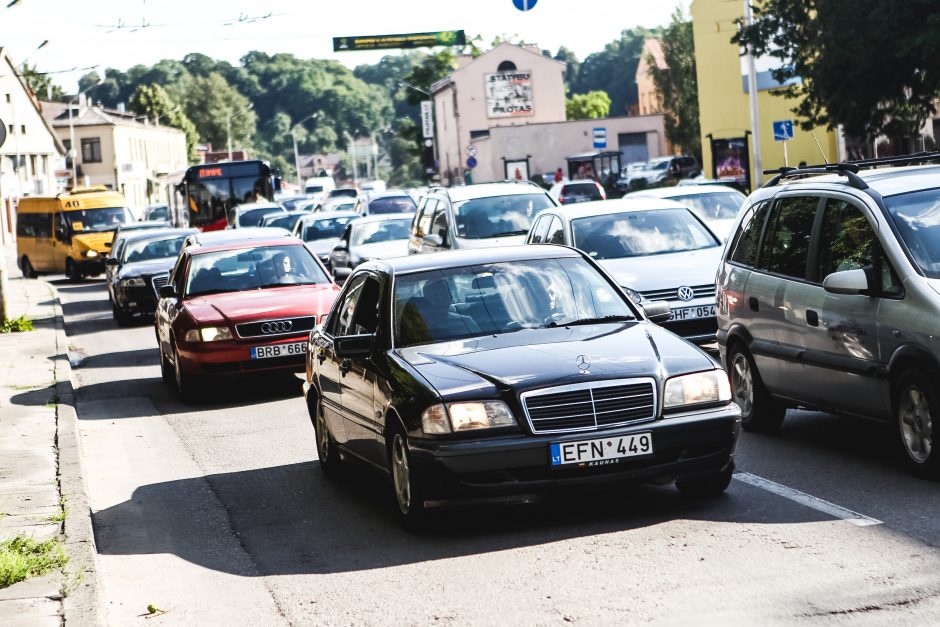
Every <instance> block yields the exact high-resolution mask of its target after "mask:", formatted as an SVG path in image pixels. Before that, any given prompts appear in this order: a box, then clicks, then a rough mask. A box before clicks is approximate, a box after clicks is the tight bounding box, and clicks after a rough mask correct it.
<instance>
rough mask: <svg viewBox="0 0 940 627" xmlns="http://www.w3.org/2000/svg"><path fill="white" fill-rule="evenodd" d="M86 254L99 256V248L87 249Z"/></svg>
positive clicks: (87, 255)
mask: <svg viewBox="0 0 940 627" xmlns="http://www.w3.org/2000/svg"><path fill="white" fill-rule="evenodd" d="M85 256H86V257H97V256H98V251H97V250H86V251H85Z"/></svg>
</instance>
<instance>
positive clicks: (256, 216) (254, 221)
mask: <svg viewBox="0 0 940 627" xmlns="http://www.w3.org/2000/svg"><path fill="white" fill-rule="evenodd" d="M283 211H284V210H283V209H282V208H281V207H264V208H262V209H250V210H248V211H245V212H243V213H239V214H238V217H237V219H238V226H261V222H262V221H263V220H264V216H267V215H271V214H272V213H281V212H283Z"/></svg>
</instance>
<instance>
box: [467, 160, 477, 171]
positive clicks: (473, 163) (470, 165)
mask: <svg viewBox="0 0 940 627" xmlns="http://www.w3.org/2000/svg"><path fill="white" fill-rule="evenodd" d="M467 167H468V168H470V169H471V170H472V169H473V168H475V167H477V158H476V157H468V158H467Z"/></svg>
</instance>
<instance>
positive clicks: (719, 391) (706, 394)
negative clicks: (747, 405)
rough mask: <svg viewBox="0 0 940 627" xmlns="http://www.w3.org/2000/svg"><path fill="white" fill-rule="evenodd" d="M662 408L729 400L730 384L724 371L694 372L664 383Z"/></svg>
mask: <svg viewBox="0 0 940 627" xmlns="http://www.w3.org/2000/svg"><path fill="white" fill-rule="evenodd" d="M663 396H664V399H663V408H664V409H670V408H675V407H681V406H683V405H698V404H701V403H718V402H723V401H730V400H731V384H730V383H729V382H728V375H727V374H726V373H725V371H724V370H709V371H707V372H695V373H693V374H686V375H682V376H679V377H673V378H671V379H669V380H668V381H666V392H665V394H664V395H663Z"/></svg>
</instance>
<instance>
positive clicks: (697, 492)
mask: <svg viewBox="0 0 940 627" xmlns="http://www.w3.org/2000/svg"><path fill="white" fill-rule="evenodd" d="M733 472H734V464H728V467H727V468H725V469H724V470H720V471H718V472H716V473H712V474H707V475H699V476H697V477H691V478H688V479H679V480H678V481H676V487H677V488H679V492H681V493H682V494H683V495H685V496H690V497H692V498H709V497H715V496H718V495H720V494H722V493H723V492H724V491H725V490H727V489H728V484H730V483H731V474H732V473H733Z"/></svg>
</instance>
